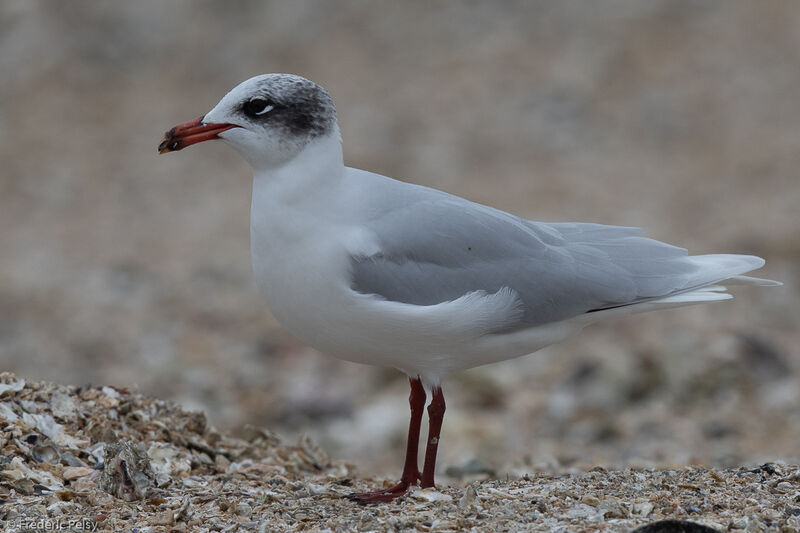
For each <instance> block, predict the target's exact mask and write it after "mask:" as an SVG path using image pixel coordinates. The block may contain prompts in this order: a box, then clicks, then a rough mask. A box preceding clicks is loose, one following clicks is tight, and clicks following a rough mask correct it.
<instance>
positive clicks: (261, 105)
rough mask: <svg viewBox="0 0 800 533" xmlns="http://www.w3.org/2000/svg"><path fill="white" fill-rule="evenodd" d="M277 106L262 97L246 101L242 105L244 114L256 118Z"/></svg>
mask: <svg viewBox="0 0 800 533" xmlns="http://www.w3.org/2000/svg"><path fill="white" fill-rule="evenodd" d="M274 108H275V106H274V105H273V104H270V103H269V102H268V101H266V100H264V99H262V98H254V99H252V100H249V101H247V102H245V103H244V105H243V106H242V110H243V111H244V114H245V115H247V116H248V117H251V118H255V117H257V116H262V115H265V114H267V113H269V112H270V111H272V110H273V109H274Z"/></svg>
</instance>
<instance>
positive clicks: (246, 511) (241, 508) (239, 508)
mask: <svg viewBox="0 0 800 533" xmlns="http://www.w3.org/2000/svg"><path fill="white" fill-rule="evenodd" d="M234 513H236V514H237V515H239V516H250V515H251V514H253V508H252V507H250V506H249V505H247V504H246V503H237V504H236V507H235V508H234Z"/></svg>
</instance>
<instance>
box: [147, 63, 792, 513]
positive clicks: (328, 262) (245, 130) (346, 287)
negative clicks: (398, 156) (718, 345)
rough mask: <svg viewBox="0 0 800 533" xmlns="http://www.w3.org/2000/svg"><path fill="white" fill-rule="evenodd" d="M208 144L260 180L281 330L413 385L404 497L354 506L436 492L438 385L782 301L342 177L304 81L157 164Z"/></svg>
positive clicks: (378, 497) (263, 263)
mask: <svg viewBox="0 0 800 533" xmlns="http://www.w3.org/2000/svg"><path fill="white" fill-rule="evenodd" d="M211 139H222V140H223V141H224V142H226V143H227V144H229V145H231V146H232V147H233V148H234V149H236V150H237V151H238V152H239V153H240V154H241V155H242V157H244V158H245V159H246V160H247V161H248V162H249V163H250V165H251V166H252V167H253V175H254V179H253V195H252V205H251V211H250V240H251V242H250V246H251V259H252V266H253V273H254V277H255V280H256V283H257V285H258V287H259V289H260V292H261V293H262V295H263V297H264V298H265V300H266V302H267V305H268V306H269V308H270V310H271V311H272V313H273V314H274V316H275V318H276V319H277V320H278V321H279V322H280V323H281V324H282V325H283V326H284V327H285V328H286V329H288V330H289V331H290V332H291V333H292V334H293V335H295V336H296V337H298V338H299V339H300V340H302V341H303V342H305V343H307V344H308V345H310V346H312V347H314V348H316V349H317V350H320V351H322V352H324V353H327V354H330V355H333V356H335V357H338V358H341V359H345V360H348V361H355V362H358V363H366V364H371V365H381V366H387V367H393V368H396V369H399V370H400V371H402V372H404V373H405V374H407V375H408V377H409V382H410V385H411V394H410V397H409V403H410V407H411V421H410V424H409V431H408V444H407V448H406V456H405V463H404V467H403V473H402V475H401V478H400V482H399V483H397V484H396V485H394V486H391V487H389V488H386V489H383V490H378V491H374V492H364V493H357V494H351V495H349V497H350V498H351V499H353V500H355V501H357V502H359V503H374V502H381V501H390V500H393V499H395V498H397V497H400V496H402V495H403V494H405V493H406V491H407V490H408V489H409V487H410V486H412V485H415V484H417V483H419V485H420V487H421V488H428V487H434V471H435V467H436V452H437V449H438V444H439V436H440V432H441V427H442V420H443V417H444V412H445V401H444V395H443V393H442V388H441V383H442V380H443V379H444V378H446V377H447V376H449V375H450V374H452V373H453V372H455V371H458V370H463V369H467V368H472V367H476V366H480V365H485V364H488V363H495V362H498V361H504V360H506V359H511V358H514V357H519V356H522V355H525V354H530V353H533V352H535V351H537V350H539V349H541V348H543V347H545V346H548V345H550V344H553V343H556V342H559V341H562V340H564V339H566V338H567V337H569V336H571V335H574V334H576V333H578V332H579V331H580V330H581V329H583V328H584V327H585V326H587V325H589V324H591V323H593V322H597V321H599V320H604V319H607V318H610V317H617V316H621V315H627V314H632V313H638V312H641V311H649V310H654V309H667V308H671V307H676V306H684V305H691V304H696V303H700V302H713V301H718V300H725V299H728V298H731V295H730V294H729V293H727V292H725V291H726V287H725V286H724V285H723V284H726V285H731V284H750V285H780V283H779V282H775V281H771V280H765V279H759V278H754V277H749V276H744V275H743V274H745V273H747V272H749V271H751V270H755V269H757V268H760V267H761V266H762V265H764V260H763V259H761V258H759V257H755V256H752V255H735V254H710V255H694V256H690V255H688V254H687V251H686V250H685V249H683V248H679V247H676V246H672V245H670V244H666V243H663V242H660V241H657V240H653V239H650V238H646V237H643V236H641V230H640V229H638V228H630V227H622V226H608V225H601V224H592V223H578V222H565V223H564V222H562V223H544V222H534V221H531V220H526V219H524V218H520V217H518V216H515V215H512V214H509V213H506V212H504V211H500V210H498V209H494V208H492V207H488V206H485V205H481V204H477V203H474V202H471V201H469V200H466V199H464V198H460V197H458V196H454V195H451V194H448V193H445V192H442V191H439V190H435V189H431V188H428V187H423V186H419V185H412V184H409V183H405V182H402V181H397V180H394V179H392V178H388V177H386V176H382V175H379V174H374V173H372V172H367V171H365V170H359V169H356V168H350V167H347V166H345V165H344V162H343V156H342V142H341V134H340V132H339V126H338V123H337V119H336V111H335V108H334V105H333V100H332V99H331V97H330V95H329V94H328V92H327V91H326V90H325V89H323V88H322V87H320V86H319V85H317V84H315V83H314V82H312V81H310V80H308V79H305V78H303V77H300V76H296V75H291V74H265V75H261V76H256V77H254V78H251V79H249V80H246V81H244V82H242V83H241V84H239V85H238V86H236V87H235V88H234V89H232V90H231V91H230V92H229V93H228V94H227V95H225V96H224V97H223V98H222V100H220V101H219V103H218V104H217V105H216V106H215V107H214V108H213V109H212V110H211V111H209V112H208V113H207V114H206V115H204V116H202V117H200V118H198V119H195V120H192V121H190V122H186V123H183V124H179V125H178V126H175V127H174V128H172V129H171V130H169V131H168V132H167V133H166V134H165V135H164V138H163V140H162V142H161V144H160V145H159V147H158V149H159V153H165V152H172V151H176V150H181V149H183V148H186V147H187V146H190V145H192V144H196V143H199V142H202V141H207V140H211ZM426 389H429V390H430V392H431V396H432V399H431V402H430V405H429V406H428V418H429V430H428V436H427V445H426V448H425V459H424V463H423V468H422V471H421V472H420V470H419V468H418V457H417V455H418V451H419V450H418V447H419V440H420V426H421V424H422V415H423V410H424V408H425V402H426Z"/></svg>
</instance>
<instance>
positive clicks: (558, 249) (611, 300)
mask: <svg viewBox="0 0 800 533" xmlns="http://www.w3.org/2000/svg"><path fill="white" fill-rule="evenodd" d="M451 198H452V197H439V198H435V199H430V200H424V201H420V202H416V203H412V204H410V205H407V206H403V207H398V208H395V209H394V210H392V211H390V212H388V213H384V214H382V215H380V216H379V217H378V218H376V219H374V220H372V221H371V222H370V229H371V230H372V231H373V232H374V234H375V236H376V238H377V240H378V243H379V248H380V252H378V253H375V254H372V255H368V256H355V257H353V258H352V264H351V274H352V284H351V286H352V288H353V289H354V290H356V291H358V292H362V293H366V294H375V295H377V296H379V297H381V298H384V299H387V300H391V301H397V302H403V303H409V304H415V305H433V304H437V303H441V302H446V301H452V300H455V299H457V298H460V297H461V296H464V295H465V294H467V293H470V292H474V291H486V292H487V293H495V292H497V291H499V290H500V289H502V288H505V287H507V288H510V289H512V290H513V291H515V293H516V294H517V296H518V297H519V299H520V301H521V304H522V308H523V313H521V315H520V318H519V319H518V320H517V321H516V322H515V323H514V324H511V325H510V326H506V327H504V329H503V330H504V331H506V330H516V329H522V328H526V327H530V326H535V325H539V324H544V323H548V322H554V321H558V320H563V319H566V318H570V317H573V316H577V315H580V314H583V313H587V312H591V311H595V310H599V309H605V308H609V307H616V306H622V305H628V304H632V303H637V302H640V301H645V300H648V299H652V298H658V297H663V296H665V295H670V294H674V293H676V292H679V291H683V290H687V289H688V288H691V287H695V286H701V285H704V284H709V283H712V282H715V281H718V280H720V279H725V278H727V277H730V275H732V274H725V275H722V274H716V273H714V272H711V271H708V272H705V273H704V272H703V270H704V266H703V264H697V263H696V262H694V261H692V260H691V259H693V258H690V257H689V256H687V253H686V250H684V249H682V248H677V247H675V246H671V245H669V244H666V243H662V242H659V241H656V240H653V239H648V238H644V237H641V236H639V235H640V233H641V232H640V230H639V229H637V228H628V227H620V226H605V225H600V224H582V223H554V224H547V223H541V222H532V221H528V220H524V219H521V218H519V217H515V216H513V215H510V214H508V213H505V212H503V211H499V210H496V209H492V208H490V207H487V206H482V205H479V204H473V203H471V202H467V201H463V202H462V201H460V199H451ZM696 257H704V256H696ZM705 257H713V256H705ZM720 257H722V256H720ZM727 257H731V256H727ZM752 268H756V266H751V267H750V268H747V269H743V268H739V269H738V272H743V271H747V270H751V269H752ZM705 270H708V269H705ZM738 272H737V273H738ZM715 276H716V277H715ZM720 276H721V277H720Z"/></svg>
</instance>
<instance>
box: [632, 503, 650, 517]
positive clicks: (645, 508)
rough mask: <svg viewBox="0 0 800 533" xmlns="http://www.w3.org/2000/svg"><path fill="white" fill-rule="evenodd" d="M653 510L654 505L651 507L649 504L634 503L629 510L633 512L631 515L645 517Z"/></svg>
mask: <svg viewBox="0 0 800 533" xmlns="http://www.w3.org/2000/svg"><path fill="white" fill-rule="evenodd" d="M654 508H655V505H653V504H652V503H650V502H640V503H634V504H633V508H632V509H631V510H632V511H633V514H636V515H639V516H645V517H646V516H648V515H649V514H650V513H652V512H653V509H654Z"/></svg>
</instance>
